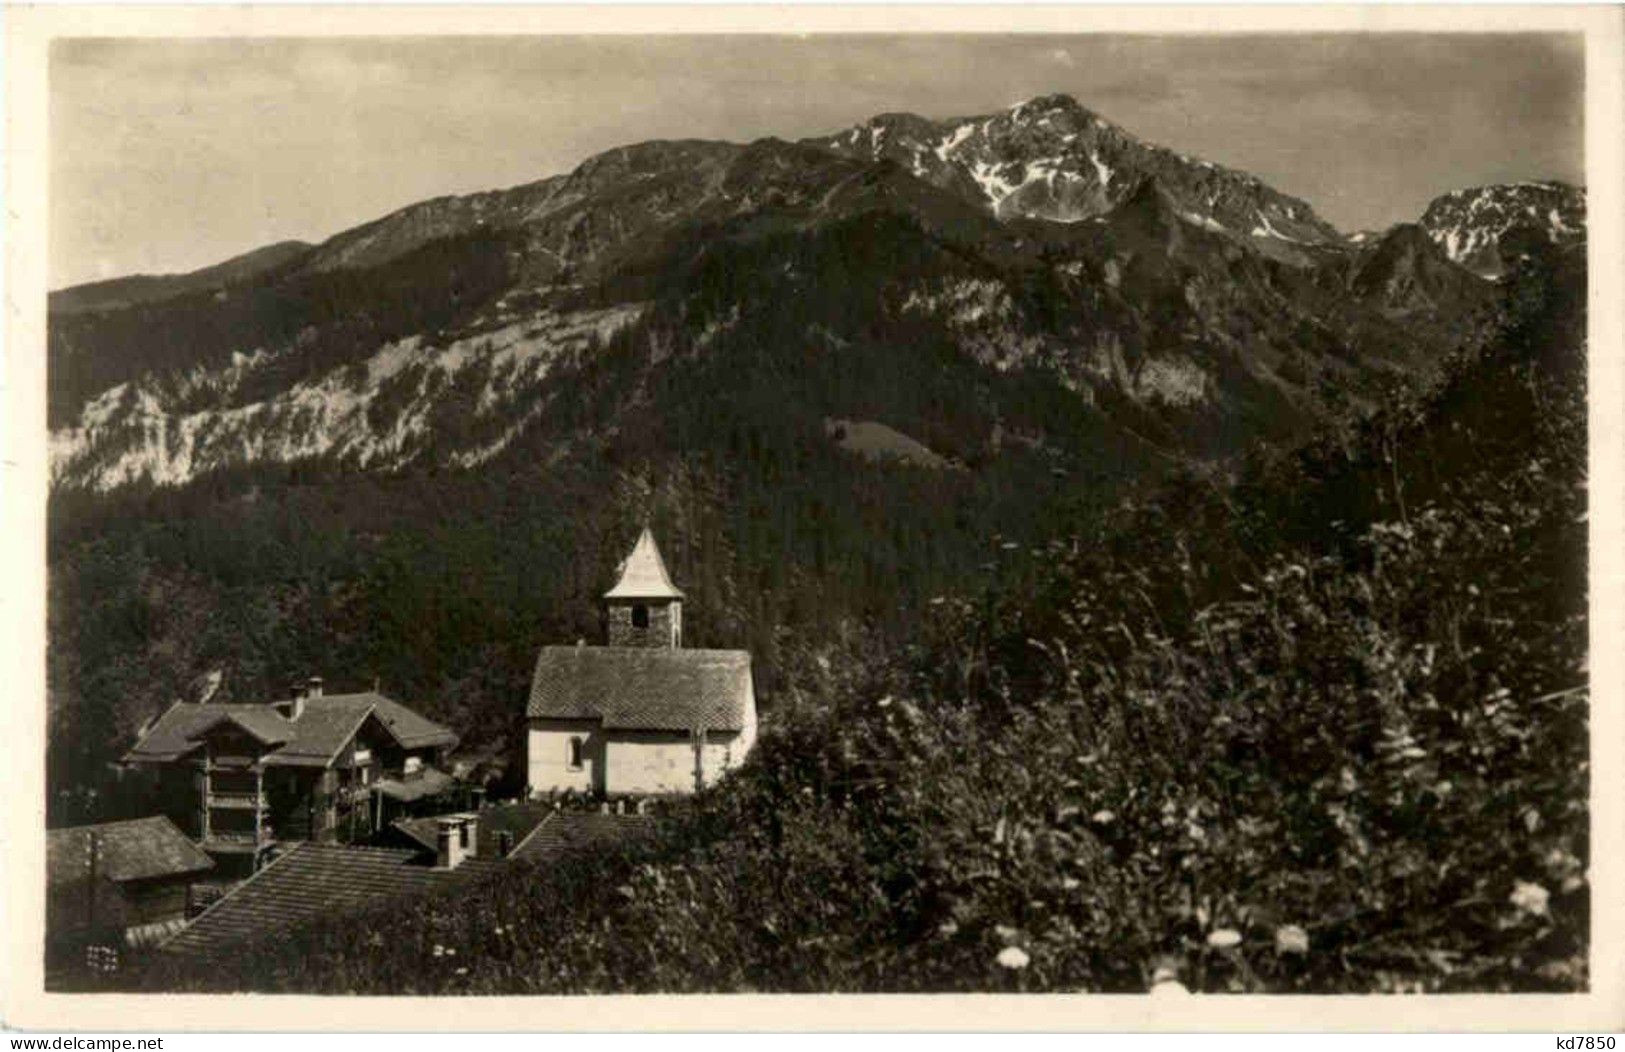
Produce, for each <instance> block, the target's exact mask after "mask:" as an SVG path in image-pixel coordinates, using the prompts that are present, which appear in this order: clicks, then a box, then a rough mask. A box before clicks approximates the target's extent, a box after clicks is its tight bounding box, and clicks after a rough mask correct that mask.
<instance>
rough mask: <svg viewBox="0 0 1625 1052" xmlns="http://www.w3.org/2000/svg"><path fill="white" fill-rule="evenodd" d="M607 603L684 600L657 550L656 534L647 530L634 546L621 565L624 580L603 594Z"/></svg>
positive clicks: (639, 535)
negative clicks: (641, 600)
mask: <svg viewBox="0 0 1625 1052" xmlns="http://www.w3.org/2000/svg"><path fill="white" fill-rule="evenodd" d="M604 598H605V599H681V598H683V593H682V591H681V590H680V589H678V587H677V586H676V585H674V584H672V583H671V575H669V574H668V573H666V561H665V560H664V559H662V558H661V557H660V549H659V548H658V547H656V546H655V538H654V534H652V533H650V532H649V530H648V528H647V527H645V528H644V530H643V532H642V533H640V534H638V542H637V543H636V544H634V545H633V546H632V554H631V555H628V556H627V557H626V561H625V562H623V563H621V579H620V580H618V581H616V582H615V587H613V588H611V589H610V590H609V591H607V592H605V593H604Z"/></svg>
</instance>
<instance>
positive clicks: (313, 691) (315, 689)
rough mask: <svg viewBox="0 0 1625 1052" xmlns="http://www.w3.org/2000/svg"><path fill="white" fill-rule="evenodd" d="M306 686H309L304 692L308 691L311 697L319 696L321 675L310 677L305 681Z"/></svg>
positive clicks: (320, 692) (320, 693)
mask: <svg viewBox="0 0 1625 1052" xmlns="http://www.w3.org/2000/svg"><path fill="white" fill-rule="evenodd" d="M306 686H307V687H308V688H309V689H308V690H307V691H306V693H308V694H309V695H310V696H311V697H313V698H319V697H321V696H322V677H320V676H312V677H310V679H309V681H308V682H307V683H306Z"/></svg>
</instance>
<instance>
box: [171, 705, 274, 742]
mask: <svg viewBox="0 0 1625 1052" xmlns="http://www.w3.org/2000/svg"><path fill="white" fill-rule="evenodd" d="M221 708H222V709H224V708H225V707H224V706H221ZM227 723H229V724H231V725H232V726H234V727H237V728H240V729H241V730H242V731H243V732H244V733H246V734H248V735H249V736H250V737H252V738H255V739H257V740H258V741H259V743H260V744H261V745H285V744H287V743H288V742H289V741H291V740H293V731H292V729H291V728H290V727H289V726H288V721H287V720H285V719H283V718H282V717H281V716H279V715H277V713H276V711H275V710H273V709H270V708H267V707H266V706H252V707H247V706H245V707H244V708H242V709H240V710H238V709H232V710H227V711H222V712H216V713H214V714H213V716H212V718H210V719H209V720H207V721H205V722H204V723H203V725H202V726H200V727H198V728H197V730H195V731H193V732H192V737H194V738H202V737H204V736H205V735H208V734H211V733H213V732H214V731H215V729H216V728H218V727H220V726H221V725H222V724H227Z"/></svg>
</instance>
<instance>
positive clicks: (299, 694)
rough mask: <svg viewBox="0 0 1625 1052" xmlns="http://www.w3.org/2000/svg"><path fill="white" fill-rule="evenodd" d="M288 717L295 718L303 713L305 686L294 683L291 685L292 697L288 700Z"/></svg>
mask: <svg viewBox="0 0 1625 1052" xmlns="http://www.w3.org/2000/svg"><path fill="white" fill-rule="evenodd" d="M287 713H288V719H290V720H297V719H298V718H299V717H301V716H303V715H304V714H305V687H304V685H303V684H300V683H296V684H294V687H293V698H292V699H291V700H290V701H289V702H288V708H287Z"/></svg>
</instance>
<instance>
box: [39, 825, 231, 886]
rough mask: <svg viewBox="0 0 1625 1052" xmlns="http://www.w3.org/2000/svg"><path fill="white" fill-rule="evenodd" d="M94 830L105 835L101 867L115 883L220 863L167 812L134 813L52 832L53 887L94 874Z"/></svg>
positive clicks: (48, 841)
mask: <svg viewBox="0 0 1625 1052" xmlns="http://www.w3.org/2000/svg"><path fill="white" fill-rule="evenodd" d="M92 835H99V836H100V838H101V849H100V853H99V856H98V858H97V862H96V871H97V873H98V874H100V875H101V876H102V877H104V878H106V879H107V880H111V881H114V882H115V883H122V882H124V881H127V880H150V879H152V878H154V877H176V876H181V875H183V874H187V873H201V872H203V871H204V870H207V869H212V868H213V867H214V863H213V862H212V861H210V859H209V856H208V855H205V854H204V853H203V852H202V851H201V850H199V849H198V847H197V845H195V844H193V843H192V842H191V841H190V840H188V839H187V838H186V834H184V833H182V832H181V831H180V830H179V829H177V828H176V827H175V823H173V822H171V821H170V820H169V819H167V818H165V817H163V816H161V815H159V816H155V817H152V818H133V819H130V820H129V821H127V822H104V823H102V824H101V825H94V826H74V827H73V828H71V829H52V830H50V831H49V832H47V833H46V835H45V859H46V880H47V882H48V883H49V885H50V886H51V887H60V886H62V885H65V884H72V883H74V882H75V881H79V880H84V879H87V878H88V877H89V875H90V840H91V836H92Z"/></svg>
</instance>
